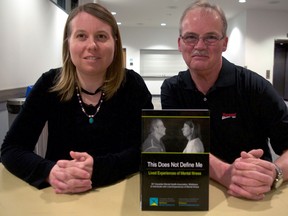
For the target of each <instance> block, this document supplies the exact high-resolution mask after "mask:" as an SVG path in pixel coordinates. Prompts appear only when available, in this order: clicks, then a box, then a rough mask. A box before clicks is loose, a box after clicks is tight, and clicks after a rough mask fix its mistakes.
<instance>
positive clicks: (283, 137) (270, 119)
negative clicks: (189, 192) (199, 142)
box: [161, 58, 288, 163]
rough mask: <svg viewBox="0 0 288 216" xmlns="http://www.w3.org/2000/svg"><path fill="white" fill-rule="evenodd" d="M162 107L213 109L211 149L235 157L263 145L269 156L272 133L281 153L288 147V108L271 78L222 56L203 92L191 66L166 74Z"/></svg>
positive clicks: (222, 156) (228, 158)
mask: <svg viewBox="0 0 288 216" xmlns="http://www.w3.org/2000/svg"><path fill="white" fill-rule="evenodd" d="M161 103H162V108H163V109H173V108H175V109H209V110H210V114H211V142H210V152H211V153H212V154H214V155H215V156H217V157H219V158H220V159H222V160H224V161H226V162H229V163H232V162H233V161H234V160H235V159H236V158H238V157H239V156H240V152H241V151H249V150H251V149H258V148H261V149H263V150H264V151H265V153H264V157H263V158H264V159H267V160H271V154H270V151H269V147H268V138H270V142H271V145H272V146H273V149H274V151H275V152H276V153H277V154H282V152H283V150H286V149H288V112H287V107H286V104H285V102H284V101H283V99H282V98H281V97H280V96H279V95H278V93H277V92H276V91H275V89H274V88H273V86H272V85H271V83H270V82H268V81H267V80H265V79H264V78H263V77H261V76H260V75H258V74H256V73H254V72H252V71H249V70H247V69H245V68H243V67H240V66H236V65H234V64H232V63H230V62H229V61H227V60H226V59H225V58H223V64H222V68H221V71H220V74H219V77H218V79H217V81H216V83H215V85H214V86H213V87H212V88H211V89H210V90H209V91H208V93H207V94H206V95H204V94H203V93H201V92H199V91H198V90H197V88H196V86H195V83H194V82H193V80H192V79H191V76H190V73H189V70H187V71H182V72H179V74H178V75H177V76H173V77H171V78H168V79H166V80H165V81H164V82H163V84H162V86H161Z"/></svg>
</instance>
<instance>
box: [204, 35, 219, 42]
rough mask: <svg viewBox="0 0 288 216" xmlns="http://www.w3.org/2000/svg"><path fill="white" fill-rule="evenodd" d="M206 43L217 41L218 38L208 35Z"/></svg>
mask: <svg viewBox="0 0 288 216" xmlns="http://www.w3.org/2000/svg"><path fill="white" fill-rule="evenodd" d="M205 39H206V40H207V41H217V40H218V37H217V36H216V35H208V36H206V37H205Z"/></svg>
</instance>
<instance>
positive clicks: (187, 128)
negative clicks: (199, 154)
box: [182, 123, 193, 137]
mask: <svg viewBox="0 0 288 216" xmlns="http://www.w3.org/2000/svg"><path fill="white" fill-rule="evenodd" d="M182 133H183V136H185V137H189V136H191V135H192V134H193V128H191V127H190V126H189V125H188V124H185V123H184V126H183V128H182Z"/></svg>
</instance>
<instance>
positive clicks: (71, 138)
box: [1, 3, 153, 193]
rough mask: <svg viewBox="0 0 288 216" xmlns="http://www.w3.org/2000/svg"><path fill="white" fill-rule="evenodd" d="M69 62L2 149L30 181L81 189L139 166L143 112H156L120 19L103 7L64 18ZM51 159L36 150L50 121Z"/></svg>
mask: <svg viewBox="0 0 288 216" xmlns="http://www.w3.org/2000/svg"><path fill="white" fill-rule="evenodd" d="M62 54H63V67H62V68H59V69H51V70H50V71H49V72H46V73H44V74H43V75H42V76H41V77H40V78H39V80H38V81H37V82H36V84H35V85H34V87H33V88H32V90H31V92H30V94H29V96H28V97H27V99H26V101H25V104H24V105H23V108H22V110H21V112H20V113H19V115H18V116H17V118H16V119H15V121H14V123H13V125H12V126H11V128H10V130H9V131H8V133H7V135H6V137H5V139H4V143H3V144H2V149H1V154H2V155H1V159H2V162H3V164H4V166H5V167H6V168H7V169H8V170H9V171H10V172H12V173H13V174H15V175H16V176H18V177H19V178H21V179H23V180H25V181H26V182H28V183H29V184H31V185H33V186H35V187H37V188H43V187H47V186H49V185H51V186H52V187H53V188H54V190H55V192H56V193H81V192H84V191H87V190H90V189H91V188H93V187H97V186H102V185H107V184H112V183H114V182H116V181H118V180H120V179H123V178H125V177H126V176H127V175H130V174H132V173H134V172H137V171H138V169H139V162H140V141H141V109H153V105H152V102H151V99H152V97H151V94H150V92H149V91H148V89H147V87H146V85H145V83H144V81H143V79H142V78H141V77H140V76H139V75H138V74H137V73H135V72H134V71H132V70H127V69H124V66H123V56H122V44H121V38H120V32H119V29H118V26H117V23H116V21H115V19H114V17H113V16H112V15H111V13H110V12H109V11H108V10H107V9H105V8H103V7H102V6H100V5H99V4H94V3H88V4H85V5H82V6H79V7H77V8H76V9H74V10H73V11H72V12H71V13H70V15H69V17H68V19H67V22H66V25H65V29H64V38H63V53H62ZM46 121H47V122H48V143H47V152H46V156H45V158H42V157H40V156H38V155H36V154H35V153H34V152H33V150H34V147H35V145H36V142H37V140H38V137H39V135H40V133H41V131H42V128H43V126H44V124H45V122H46Z"/></svg>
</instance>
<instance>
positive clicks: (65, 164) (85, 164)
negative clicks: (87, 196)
mask: <svg viewBox="0 0 288 216" xmlns="http://www.w3.org/2000/svg"><path fill="white" fill-rule="evenodd" d="M70 155H71V157H72V159H73V160H59V161H58V162H57V163H56V165H55V166H54V167H53V168H52V170H51V172H50V174H49V177H48V182H49V183H50V185H51V186H52V187H53V188H54V190H55V192H56V193H81V192H85V191H87V190H90V189H91V188H92V182H91V176H92V172H93V158H92V157H91V156H90V155H89V154H87V153H85V152H73V151H71V152H70Z"/></svg>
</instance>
